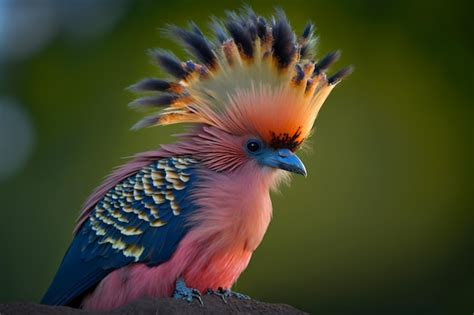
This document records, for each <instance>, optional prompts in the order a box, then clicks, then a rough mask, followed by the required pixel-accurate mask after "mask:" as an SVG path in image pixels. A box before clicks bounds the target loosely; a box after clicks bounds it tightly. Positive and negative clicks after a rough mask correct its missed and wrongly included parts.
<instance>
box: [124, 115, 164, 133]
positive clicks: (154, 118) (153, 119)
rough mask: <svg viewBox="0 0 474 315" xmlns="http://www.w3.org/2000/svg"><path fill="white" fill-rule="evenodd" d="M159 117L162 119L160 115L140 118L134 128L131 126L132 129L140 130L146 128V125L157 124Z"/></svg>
mask: <svg viewBox="0 0 474 315" xmlns="http://www.w3.org/2000/svg"><path fill="white" fill-rule="evenodd" d="M159 119H160V116H159V115H154V116H148V117H145V118H143V119H142V120H140V121H139V122H137V123H136V124H135V125H133V126H132V128H130V129H131V130H138V129H142V128H145V127H151V126H153V125H155V124H156V123H157V122H158V120H159Z"/></svg>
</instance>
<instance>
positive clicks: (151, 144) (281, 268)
mask: <svg viewBox="0 0 474 315" xmlns="http://www.w3.org/2000/svg"><path fill="white" fill-rule="evenodd" d="M246 3H248V4H250V5H252V7H253V8H254V10H255V11H257V13H259V14H261V15H265V16H269V15H270V14H272V13H273V8H274V7H275V6H280V7H282V8H283V9H284V10H285V11H286V13H287V16H288V18H289V20H290V22H291V23H292V26H293V27H294V28H295V29H296V30H297V31H298V32H301V30H302V28H303V26H304V24H305V22H306V21H307V20H313V21H314V22H315V23H316V25H317V27H318V34H319V35H320V45H319V48H318V51H319V53H320V54H323V53H326V52H329V51H332V50H334V49H337V48H340V49H342V51H343V58H342V60H341V61H340V62H339V64H338V65H339V66H342V65H347V64H353V65H355V68H356V71H355V73H354V74H353V75H352V76H351V77H350V78H349V79H348V80H346V81H344V82H343V83H342V84H340V86H338V87H337V88H336V89H335V90H334V92H333V94H332V95H331V96H330V97H329V99H328V100H327V101H326V104H325V106H324V107H323V109H322V111H321V113H320V116H319V117H318V120H317V122H316V132H315V135H314V137H313V138H312V140H311V142H312V143H311V147H312V148H313V149H312V150H311V151H312V152H306V153H304V154H303V155H302V158H303V160H304V162H305V163H306V165H307V168H308V172H309V177H308V178H306V179H305V178H302V177H295V178H294V180H293V183H292V185H291V187H289V188H288V187H284V188H283V189H282V192H281V193H280V194H275V195H274V196H273V201H274V220H273V222H272V224H271V226H270V228H269V231H268V233H267V235H266V237H265V239H264V241H263V243H262V245H261V246H260V248H259V249H258V250H257V252H256V253H255V255H254V257H253V259H252V261H251V263H250V266H249V267H248V269H247V271H246V272H245V273H244V274H243V275H242V277H241V278H240V279H239V282H238V284H237V286H236V290H238V291H241V292H244V293H246V294H249V295H251V296H253V297H255V298H257V299H261V300H264V301H270V302H283V303H288V304H292V305H294V306H296V307H298V308H301V309H303V310H306V311H308V312H311V313H315V314H372V313H373V314H401V313H403V314H437V313H444V314H471V313H472V312H474V215H473V204H474V194H473V179H474V176H473V175H474V172H473V170H474V167H473V159H474V146H473V145H474V141H473V140H474V130H473V127H472V122H473V121H474V120H473V118H474V108H473V102H472V92H473V88H474V84H473V83H474V80H473V57H474V55H473V54H474V34H473V33H474V32H473V30H474V27H473V23H472V12H474V10H473V5H471V4H470V2H469V1H465V2H459V1H450V2H447V1H445V2H438V1H413V2H412V1H387V2H384V1H367V0H366V1H258V2H253V1H247V2H246ZM242 4H243V2H241V1H217V2H216V1H205V0H202V1H178V0H174V1H166V2H165V1H127V0H120V1H112V0H105V1H91V0H86V1H80V0H65V1H54V0H38V1H33V0H25V1H22V0H0V150H1V152H0V205H1V206H0V209H1V215H2V216H1V221H0V222H1V223H0V237H1V248H2V250H1V254H0V258H1V259H0V302H13V301H38V300H39V299H40V297H41V296H42V294H43V292H44V291H45V290H46V288H47V286H48V285H49V282H50V280H51V278H52V277H53V275H54V273H55V271H56V268H57V266H58V264H59V262H60V260H61V258H62V256H63V254H64V252H65V250H66V248H67V246H68V244H69V242H70V241H71V231H72V228H73V226H74V220H75V218H76V216H77V213H78V211H79V210H80V208H81V205H82V202H83V201H84V200H85V198H86V197H87V195H88V194H89V193H90V192H91V190H92V189H93V188H94V187H95V186H96V185H98V184H99V183H100V182H101V179H102V178H103V177H104V176H105V175H107V174H108V172H109V171H110V170H111V168H112V167H113V166H116V165H118V164H121V163H122V162H123V160H122V159H121V158H122V157H127V156H130V155H132V154H133V153H136V152H140V151H145V150H149V149H153V148H156V147H157V146H158V145H159V144H160V143H166V142H169V141H172V137H171V134H173V133H176V132H177V131H179V130H180V128H179V127H162V128H151V129H147V130H143V131H139V132H130V131H129V127H130V126H131V125H132V124H133V123H135V122H136V121H137V120H138V119H139V118H141V117H142V115H141V114H139V113H134V112H132V111H130V110H129V109H128V108H127V106H126V104H127V103H128V102H129V101H131V100H132V99H133V95H130V94H129V93H128V92H126V91H124V87H126V86H128V85H130V84H131V83H134V82H136V81H137V80H138V79H140V78H143V77H150V76H156V75H159V73H158V70H157V69H156V68H154V67H153V66H152V65H151V64H150V62H149V60H148V57H147V55H146V54H145V51H146V50H147V49H149V48H154V47H165V48H170V49H174V50H175V51H176V49H177V46H176V45H175V44H173V43H171V42H170V41H169V40H167V39H164V38H163V37H160V33H159V31H158V30H157V28H159V27H163V26H165V25H166V24H167V23H174V24H177V25H179V26H185V25H186V22H187V21H188V20H194V21H195V22H197V23H198V25H200V26H201V27H202V28H203V29H205V26H206V25H207V22H208V21H209V20H208V17H209V16H210V15H216V16H218V17H223V16H224V11H225V10H226V9H238V8H240V7H241V6H242ZM177 53H178V55H179V56H181V57H183V56H184V54H183V53H182V51H180V50H178V51H177Z"/></svg>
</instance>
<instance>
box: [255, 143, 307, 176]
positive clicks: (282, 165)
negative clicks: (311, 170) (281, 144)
mask: <svg viewBox="0 0 474 315" xmlns="http://www.w3.org/2000/svg"><path fill="white" fill-rule="evenodd" d="M261 163H262V164H263V165H266V166H269V167H273V168H279V169H282V170H285V171H288V172H292V173H296V174H301V175H303V176H304V177H306V175H308V173H307V172H306V168H305V167H304V164H303V162H301V160H300V159H299V157H298V156H296V154H294V153H293V152H291V151H290V150H288V149H279V150H275V151H273V150H272V151H271V153H269V154H265V156H263V157H262V159H261Z"/></svg>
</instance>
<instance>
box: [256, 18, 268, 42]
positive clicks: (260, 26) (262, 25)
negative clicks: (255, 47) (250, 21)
mask: <svg viewBox="0 0 474 315" xmlns="http://www.w3.org/2000/svg"><path fill="white" fill-rule="evenodd" d="M257 35H258V37H260V39H261V40H265V39H266V37H267V22H266V21H265V19H264V18H263V17H261V16H259V17H258V19H257Z"/></svg>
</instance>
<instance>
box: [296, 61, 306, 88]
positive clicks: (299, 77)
mask: <svg viewBox="0 0 474 315" xmlns="http://www.w3.org/2000/svg"><path fill="white" fill-rule="evenodd" d="M295 71H296V75H295V77H294V80H295V83H297V84H298V83H300V82H301V80H303V79H304V70H303V68H302V67H301V65H300V64H296V66H295Z"/></svg>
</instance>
